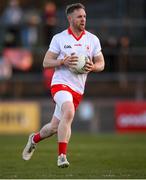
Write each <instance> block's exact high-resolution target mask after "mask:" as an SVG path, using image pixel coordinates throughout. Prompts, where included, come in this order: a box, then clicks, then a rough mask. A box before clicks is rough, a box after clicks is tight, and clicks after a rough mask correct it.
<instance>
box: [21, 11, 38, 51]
mask: <svg viewBox="0 0 146 180" xmlns="http://www.w3.org/2000/svg"><path fill="white" fill-rule="evenodd" d="M40 22H41V18H40V16H39V14H38V12H34V11H30V12H27V13H26V15H25V25H24V26H23V29H22V45H23V46H24V47H26V48H31V47H33V46H36V45H37V43H38V36H39V35H38V33H39V32H38V31H39V27H38V25H39V24H40Z"/></svg>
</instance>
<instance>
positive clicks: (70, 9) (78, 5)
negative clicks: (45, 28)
mask: <svg viewBox="0 0 146 180" xmlns="http://www.w3.org/2000/svg"><path fill="white" fill-rule="evenodd" d="M76 9H84V10H85V6H84V5H83V4H81V3H75V4H70V5H67V7H66V11H65V12H66V15H67V16H68V15H69V14H71V13H72V12H74V10H76Z"/></svg>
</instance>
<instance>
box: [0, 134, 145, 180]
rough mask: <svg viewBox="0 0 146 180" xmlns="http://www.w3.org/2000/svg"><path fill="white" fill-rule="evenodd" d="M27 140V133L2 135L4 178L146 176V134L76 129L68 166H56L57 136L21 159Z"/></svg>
mask: <svg viewBox="0 0 146 180" xmlns="http://www.w3.org/2000/svg"><path fill="white" fill-rule="evenodd" d="M26 141H27V137H26V136H0V179H22V178H23V179H26V178H27V179H28V178H29V179H38V178H39V179H76V178H80V179H91V178H92V179H94V178H96V179H130V178H135V179H136V178H137V179H141V178H143V179H144V178H146V134H140V135H114V134H103V135H102V134H100V135H89V134H77V133H73V135H72V138H71V141H70V144H69V147H68V160H69V161H70V164H71V165H70V167H69V168H66V169H60V168H58V167H57V166H56V157H57V144H56V137H53V138H52V139H50V140H45V141H43V142H40V144H39V145H38V146H37V151H36V152H35V154H34V156H33V157H32V159H31V160H30V161H28V162H25V161H23V160H22V159H21V152H22V150H23V147H24V145H25V143H26Z"/></svg>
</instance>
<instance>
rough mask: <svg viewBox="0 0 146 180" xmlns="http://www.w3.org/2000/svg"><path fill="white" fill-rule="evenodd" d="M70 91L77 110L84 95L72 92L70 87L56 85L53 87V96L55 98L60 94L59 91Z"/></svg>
mask: <svg viewBox="0 0 146 180" xmlns="http://www.w3.org/2000/svg"><path fill="white" fill-rule="evenodd" d="M61 90H63V91H68V92H70V93H71V94H72V96H73V103H74V107H75V109H77V107H78V105H79V103H80V101H81V100H82V95H81V94H79V93H77V92H75V91H74V90H72V89H71V88H70V87H68V86H66V85H64V84H56V85H53V86H52V87H51V94H52V96H53V97H54V95H55V93H56V92H58V91H61Z"/></svg>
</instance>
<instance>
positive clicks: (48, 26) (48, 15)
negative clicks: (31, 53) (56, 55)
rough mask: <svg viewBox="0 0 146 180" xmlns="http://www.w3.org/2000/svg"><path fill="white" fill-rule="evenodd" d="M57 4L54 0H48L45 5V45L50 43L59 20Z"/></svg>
mask: <svg viewBox="0 0 146 180" xmlns="http://www.w3.org/2000/svg"><path fill="white" fill-rule="evenodd" d="M56 10H57V8H56V4H55V3H54V2H53V1H48V2H46V4H45V6H44V15H43V18H44V20H43V21H44V23H45V27H44V33H45V36H44V43H45V46H48V45H49V44H50V41H51V39H52V37H53V35H54V30H55V27H56V22H57V18H56Z"/></svg>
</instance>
